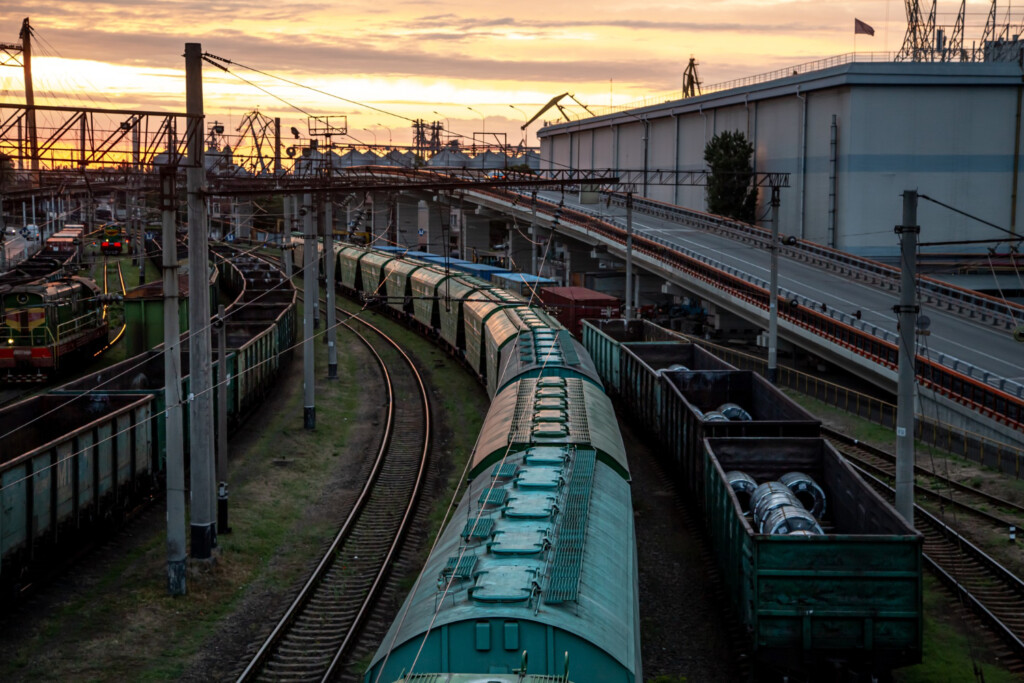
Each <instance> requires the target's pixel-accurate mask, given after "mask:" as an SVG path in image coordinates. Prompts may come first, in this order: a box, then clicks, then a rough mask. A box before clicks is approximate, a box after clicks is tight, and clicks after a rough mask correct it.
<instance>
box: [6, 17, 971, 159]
mask: <svg viewBox="0 0 1024 683" xmlns="http://www.w3.org/2000/svg"><path fill="white" fill-rule="evenodd" d="M947 4H950V3H948V2H947ZM954 4H955V3H954ZM988 6H989V4H988V2H984V1H983V0H972V2H969V3H968V8H969V13H973V15H974V24H977V23H978V21H979V19H978V17H980V21H981V22H982V23H983V21H984V16H983V15H984V13H985V11H986V10H987V9H988ZM955 9H956V8H955V7H954V6H953V4H950V6H949V7H945V6H941V7H940V17H939V23H940V24H942V23H944V22H945V23H952V21H953V17H952V16H950V15H949V14H948V13H949V12H953V11H955ZM942 12H946V13H947V14H945V15H943V14H941V13H942ZM26 16H28V17H30V18H31V22H32V25H33V27H34V30H35V35H36V39H35V40H34V42H33V44H34V59H33V67H34V80H35V89H36V93H37V102H38V103H39V104H51V105H61V106H92V107H113V108H122V109H145V110H161V111H183V110H184V107H185V104H184V89H185V84H184V72H183V69H184V60H183V59H182V52H183V46H184V43H186V42H199V43H201V44H202V45H203V48H204V50H207V51H209V52H211V53H213V54H216V55H220V56H223V57H227V58H229V59H231V60H233V61H235V62H237V63H239V64H243V65H247V66H252V67H255V68H258V69H260V70H263V71H266V72H268V73H270V74H275V75H279V76H283V77H286V78H288V79H290V80H293V81H296V82H299V83H302V84H305V85H308V86H311V87H314V88H317V89H319V90H322V91H325V92H328V93H332V94H334V95H337V96H340V97H343V98H346V99H348V100H352V101H354V102H357V103H361V104H367V105H372V106H375V107H377V108H378V109H381V110H384V112H386V113H381V112H379V111H373V110H371V109H369V108H367V107H363V106H359V105H357V104H352V103H350V102H344V101H340V100H338V99H332V98H330V97H325V96H323V95H320V94H317V93H315V92H312V91H310V90H307V89H303V88H300V87H296V86H293V85H288V84H285V83H282V82H280V81H277V80H274V79H273V78H270V77H268V76H264V75H260V74H257V73H253V72H251V71H247V70H245V69H244V68H240V67H232V71H233V72H234V73H233V74H226V73H224V72H222V71H219V70H217V69H215V68H213V67H211V66H205V67H204V93H205V104H206V112H207V114H208V116H210V117H211V118H217V119H222V120H225V122H226V123H228V124H229V125H228V128H229V131H231V130H233V128H234V126H237V125H238V123H239V122H240V121H241V118H242V116H244V114H245V113H246V112H248V111H251V110H253V109H254V108H257V107H258V108H259V109H260V111H262V112H263V113H265V114H267V115H269V116H281V117H282V118H283V119H284V125H285V129H286V130H287V129H288V128H289V127H290V126H291V125H298V126H300V127H302V128H304V126H305V115H304V114H303V113H301V112H299V111H297V110H296V108H298V109H302V110H305V111H308V112H310V113H315V114H324V113H330V114H345V115H347V116H348V121H349V129H350V131H352V132H353V136H354V137H356V138H358V139H359V140H361V141H363V142H372V137H371V136H370V135H369V134H366V133H365V132H363V130H362V129H364V128H369V129H371V130H373V131H374V132H375V134H376V138H377V142H378V143H383V142H386V141H387V139H388V131H387V128H385V126H386V127H389V128H391V133H390V135H391V139H392V140H393V141H394V142H395V143H396V144H408V143H409V142H410V139H411V127H410V121H409V120H408V119H415V118H423V119H426V120H428V121H429V120H434V119H439V118H447V123H446V125H449V126H450V128H451V129H453V130H455V131H457V132H460V133H462V134H464V135H467V136H469V135H472V133H473V132H476V131H479V130H480V129H482V128H484V127H486V129H487V130H488V131H491V132H497V131H500V132H502V133H504V134H506V135H507V138H508V140H509V142H518V141H519V139H520V136H521V133H520V130H519V126H520V125H521V124H522V122H523V113H522V112H525V113H526V114H527V115H528V116H532V115H533V114H534V113H536V111H537V110H538V109H539V107H540V106H541V105H542V104H543V103H545V102H547V101H548V100H549V99H550V98H551V97H553V96H554V95H557V94H559V93H562V92H572V93H574V94H575V95H576V97H577V98H579V99H580V100H581V101H583V102H585V103H588V104H590V105H594V106H601V107H603V106H607V105H608V104H609V103H612V102H613V103H615V104H624V103H627V102H630V101H633V100H636V99H638V98H641V97H644V96H647V95H655V94H659V95H660V94H662V93H669V92H671V91H673V90H675V89H677V88H679V87H680V82H681V74H682V71H683V69H684V68H685V65H686V63H687V61H688V59H689V58H690V56H691V55H692V56H695V57H696V58H697V59H698V61H699V64H700V67H699V69H700V75H701V77H702V79H703V81H704V82H705V83H706V84H710V83H719V82H723V81H728V80H732V79H735V78H740V77H744V76H751V75H755V74H758V73H764V72H768V71H772V70H775V69H779V68H785V67H787V66H791V65H795V64H800V63H803V62H808V61H813V60H815V59H821V58H824V57H830V56H833V55H836V54H840V53H844V52H851V51H853V50H854V46H855V43H856V49H857V50H859V51H883V50H886V49H888V50H897V49H898V48H899V46H900V44H901V43H902V39H903V33H904V30H905V27H906V21H905V17H904V9H903V2H901V1H900V0H845V1H831V0H830V1H827V2H818V1H816V0H785V1H780V0H685V1H684V0H661V1H659V0H653V1H644V0H641V2H632V3H622V2H610V1H609V0H588V1H587V2H582V1H569V2H566V1H563V2H557V3H552V2H550V1H547V2H539V1H538V0H522V1H521V2H518V3H498V2H486V1H484V2H478V3H473V4H466V3H462V2H457V1H455V0H419V1H417V0H407V1H398V0H383V1H382V2H377V3H364V2H362V1H358V2H357V1H355V0H337V1H335V2H319V1H318V0H308V1H306V0H278V1H277V2H275V3H270V4H267V5H263V4H262V3H251V2H249V1H248V0H217V2H213V3H201V2H196V1H194V0H132V1H131V2H129V1H128V0H103V1H74V0H44V1H42V2H40V1H39V0H7V2H5V3H4V7H3V8H0V42H17V40H18V30H19V28H20V25H21V20H22V18H23V17H26ZM855 17H856V18H859V19H861V20H863V21H866V22H868V23H869V24H871V25H873V26H874V27H875V29H876V34H875V36H874V37H873V38H872V37H868V36H857V38H856V41H855V38H854V35H853V20H854V18H855ZM969 18H970V15H969ZM168 27H170V28H168ZM970 31H971V29H969V33H970ZM974 31H975V32H978V33H980V30H978V29H974ZM972 37H973V38H977V36H972V35H968V36H967V42H968V43H969V42H970V40H971V39H972ZM238 76H241V77H243V78H245V79H247V80H249V81H252V82H253V83H255V84H257V85H259V86H261V87H263V88H265V89H267V90H269V91H270V92H272V93H273V94H274V95H276V96H277V97H279V98H280V99H276V98H275V97H273V96H271V95H268V94H267V93H265V92H263V91H261V90H259V89H258V88H256V87H253V86H252V85H249V84H247V83H245V82H243V81H242V80H240V79H239V78H238ZM0 97H2V99H3V101H4V102H21V101H23V99H22V98H23V94H22V80H21V70H20V69H15V68H0ZM281 100H284V102H282V101H281ZM510 104H511V105H514V106H515V107H518V109H519V111H517V110H515V109H512V108H510V107H509V105H510ZM467 106H471V107H473V109H474V110H476V112H479V113H481V114H483V115H484V116H485V117H486V120H481V117H480V116H479V115H478V114H476V113H474V112H472V111H469V110H468V109H467V108H466V107H467ZM570 108H571V109H573V110H574V111H581V110H580V109H579V107H576V106H575V105H572V107H570ZM434 111H437V112H439V114H440V117H439V116H438V115H437V114H434V113H433V112H434ZM557 116H558V114H557V112H556V111H554V110H551V111H549V112H548V113H547V114H545V115H544V117H543V119H548V120H553V119H555V118H557ZM539 127H540V122H539V121H538V122H536V123H534V124H533V125H532V126H531V127H530V133H531V136H530V140H529V141H530V143H531V144H534V143H535V142H536V138H535V137H534V135H533V133H534V132H535V131H536V130H537V129H538V128H539ZM357 132H358V134H357Z"/></svg>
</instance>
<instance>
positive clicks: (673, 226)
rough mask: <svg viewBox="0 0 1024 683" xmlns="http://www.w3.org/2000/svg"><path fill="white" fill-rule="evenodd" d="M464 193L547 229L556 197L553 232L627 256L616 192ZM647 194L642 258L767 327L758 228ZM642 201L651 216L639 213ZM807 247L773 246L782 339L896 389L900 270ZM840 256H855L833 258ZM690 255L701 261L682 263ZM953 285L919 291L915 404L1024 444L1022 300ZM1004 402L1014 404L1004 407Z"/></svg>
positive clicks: (640, 223) (640, 225)
mask: <svg viewBox="0 0 1024 683" xmlns="http://www.w3.org/2000/svg"><path fill="white" fill-rule="evenodd" d="M469 197H470V199H471V200H472V201H475V202H477V203H479V204H480V205H481V206H484V207H487V208H491V209H494V210H495V211H496V212H500V213H503V214H506V215H508V214H511V215H514V216H515V218H516V220H517V221H518V222H519V224H520V226H521V227H522V226H525V225H530V224H533V225H536V226H537V227H538V229H539V234H541V235H543V234H546V233H547V231H549V230H551V226H552V223H553V220H554V218H555V213H556V212H557V211H558V208H557V207H558V205H559V204H560V203H561V204H564V207H565V208H564V210H563V211H562V212H560V213H561V214H562V215H560V216H559V220H558V222H557V224H555V231H556V232H557V233H558V235H559V237H560V238H565V237H568V238H571V239H574V240H578V241H580V242H582V243H585V244H592V245H605V246H606V247H607V249H608V253H609V255H610V256H611V257H613V258H616V259H620V260H621V259H623V258H624V251H625V250H624V248H623V239H622V234H623V233H624V230H625V209H624V207H622V206H616V205H615V203H612V204H611V205H608V204H606V203H604V202H601V203H598V204H581V203H580V202H579V201H578V195H575V194H570V193H566V194H565V195H564V197H563V195H562V194H561V193H554V192H541V193H539V195H538V200H539V201H538V205H537V206H536V207H532V206H531V201H530V200H529V199H527V198H525V197H520V198H518V199H510V198H509V197H508V195H505V196H504V197H502V196H501V195H498V194H496V193H484V192H480V193H470V195H469ZM640 204H641V205H642V204H643V202H640ZM654 204H655V203H650V205H648V206H646V207H644V206H636V205H635V206H634V213H633V229H634V234H635V235H636V236H637V237H638V238H639V239H638V245H637V246H638V248H637V249H636V250H635V252H634V263H635V265H636V266H637V268H639V269H643V270H644V271H646V273H647V274H648V276H649V275H652V274H653V275H654V276H657V277H659V278H662V279H664V280H665V282H666V283H669V286H671V285H676V286H678V287H679V288H682V289H683V290H686V291H688V292H692V293H693V294H695V295H696V296H698V297H700V298H701V299H703V300H704V301H706V302H709V303H711V304H713V305H714V306H716V307H720V308H721V309H723V310H727V311H729V312H731V313H733V314H735V315H737V316H739V317H741V318H743V319H745V320H747V321H749V322H750V323H752V324H754V325H757V326H760V327H761V328H763V329H767V305H766V304H767V287H768V276H769V272H768V264H769V253H768V250H767V249H766V248H765V244H764V239H763V238H762V237H760V236H759V235H758V234H756V233H757V232H761V231H758V230H757V229H756V228H754V229H751V228H749V226H747V227H748V231H749V230H753V231H754V234H752V235H750V234H748V235H744V234H743V233H742V232H735V231H731V230H728V229H727V230H715V229H712V228H711V227H709V226H708V225H705V224H703V223H704V222H705V219H707V218H713V217H708V216H707V215H706V214H701V213H699V212H688V211H686V210H679V209H678V207H672V208H673V209H676V211H673V212H670V213H672V214H673V215H669V216H666V215H665V213H666V212H664V211H659V210H657V207H656V206H654ZM646 210H649V211H650V214H658V215H645V214H644V211H646ZM893 222H894V223H895V222H896V221H895V220H894V221H893ZM602 226H603V227H602ZM783 232H785V230H783ZM893 239H894V240H895V235H894V236H893ZM644 240H646V242H645V241H644ZM813 246H814V245H810V247H809V248H807V249H803V250H794V249H789V250H783V252H782V254H781V255H780V269H779V270H780V280H779V282H780V295H781V297H782V303H781V304H780V312H781V313H782V315H780V324H779V334H780V338H781V339H783V340H786V341H788V342H790V343H792V344H794V345H797V346H800V347H802V348H806V349H808V350H810V351H812V352H814V353H816V354H818V355H820V356H821V357H822V358H825V359H826V360H828V361H830V362H833V363H835V364H836V365H839V366H840V367H844V368H846V369H847V370H850V371H852V372H855V373H857V374H858V375H860V376H862V377H864V378H866V379H869V380H870V381H872V382H874V383H876V384H877V385H879V386H881V387H883V388H884V389H886V390H888V391H893V392H894V391H895V386H896V352H895V349H896V343H897V341H896V316H895V314H894V313H893V312H892V307H893V306H894V305H896V304H897V303H898V298H899V286H898V276H896V274H895V273H894V272H893V271H892V270H891V269H887V268H885V267H881V266H879V264H872V263H871V262H858V260H857V259H853V258H852V257H848V256H846V255H842V254H839V253H838V252H835V253H833V254H825V255H824V256H820V257H816V256H813V254H814V253H815V250H814V248H812V247H813ZM787 251H788V252H789V253H787ZM809 253H810V254H812V256H808V254H809ZM844 259H850V261H851V262H850V263H848V264H846V265H839V264H840V262H842V261H844ZM681 264H683V267H680V265H681ZM692 264H696V265H697V268H691V267H689V266H690V265H692ZM737 283H741V284H743V285H746V286H745V287H743V286H736V284H737ZM758 292H760V295H761V296H760V300H759V299H758V296H757V294H758ZM960 296H961V293H960V292H958V291H956V290H955V289H954V288H946V289H942V288H941V287H939V288H936V289H935V291H932V290H930V289H928V288H927V287H926V288H925V290H923V296H922V312H923V313H924V314H926V315H927V316H928V317H929V318H930V319H931V326H930V334H929V335H927V336H923V337H921V338H920V340H921V343H920V344H919V348H918V364H919V366H922V359H927V361H926V362H925V364H924V365H923V367H919V371H918V373H919V380H920V379H922V378H923V379H924V380H929V379H931V380H934V381H923V384H922V389H921V391H920V392H919V407H918V413H919V414H923V415H925V416H927V417H929V418H931V419H933V420H938V421H940V422H944V423H947V424H951V425H954V426H956V427H958V428H962V429H964V430H966V431H969V432H973V433H976V434H980V435H983V436H986V437H989V438H995V439H997V440H1001V441H1005V442H1008V443H1014V444H1017V445H1024V434H1022V433H1021V426H1020V425H1021V422H1020V417H1019V416H1020V404H1021V402H1022V399H1024V344H1021V343H1019V342H1016V341H1014V339H1013V335H1012V330H1013V328H1014V327H1015V326H1016V325H1019V324H1024V315H1022V312H1021V310H1020V309H1019V308H1016V309H1015V308H1013V307H1010V308H1006V307H1003V306H1002V304H1001V303H999V302H995V303H993V302H992V301H990V300H988V299H987V298H985V297H972V296H971V295H970V294H969V293H966V292H964V293H962V296H963V297H964V299H963V300H961V299H959V298H958V297H960ZM793 302H795V303H796V305H795V306H794V305H792V304H793ZM858 312H859V316H858V315H857V313H858ZM823 321H825V322H824V323H823ZM929 361H930V362H929ZM1007 401H1009V402H1010V403H1011V404H1012V405H1010V406H1009V408H1008V409H1007ZM997 404H998V405H997ZM1007 410H1008V411H1009V412H1007ZM1007 415H1010V417H1007Z"/></svg>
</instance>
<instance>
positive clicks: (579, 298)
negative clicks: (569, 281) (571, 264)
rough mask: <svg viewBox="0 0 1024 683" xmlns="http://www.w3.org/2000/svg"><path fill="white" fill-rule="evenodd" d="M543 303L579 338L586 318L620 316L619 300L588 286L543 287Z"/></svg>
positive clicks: (541, 292)
mask: <svg viewBox="0 0 1024 683" xmlns="http://www.w3.org/2000/svg"><path fill="white" fill-rule="evenodd" d="M539 294H540V300H541V303H542V304H543V305H544V307H545V308H547V309H549V310H550V311H551V313H552V314H553V315H554V316H555V317H556V318H558V321H559V322H560V323H562V324H563V325H565V327H566V329H568V330H569V331H570V332H572V333H573V334H574V335H575V336H576V338H577V339H578V338H579V337H580V335H581V333H582V330H583V322H582V321H583V319H584V318H618V317H619V300H618V299H617V298H616V297H614V296H612V295H610V294H605V293H604V292H598V291H595V290H593V289H587V288H586V287H541V288H540V290H539Z"/></svg>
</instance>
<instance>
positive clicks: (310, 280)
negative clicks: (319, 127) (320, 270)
mask: <svg viewBox="0 0 1024 683" xmlns="http://www.w3.org/2000/svg"><path fill="white" fill-rule="evenodd" d="M299 213H301V214H302V216H303V223H302V283H303V288H302V289H303V297H304V298H305V302H304V303H303V306H302V387H303V410H302V426H303V427H304V428H306V429H316V395H315V393H314V389H315V382H316V378H315V377H314V372H315V371H316V368H315V363H314V354H315V353H316V346H315V344H313V315H314V313H313V312H314V310H315V309H314V308H313V302H314V301H316V300H317V298H318V297H317V293H318V292H317V289H319V288H318V287H317V281H316V272H315V270H314V267H313V264H314V263H316V253H315V251H314V250H315V249H316V228H315V227H314V225H313V197H312V195H310V194H309V193H306V194H305V195H303V201H302V209H301V210H300V212H299Z"/></svg>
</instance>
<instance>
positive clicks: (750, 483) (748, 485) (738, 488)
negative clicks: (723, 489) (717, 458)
mask: <svg viewBox="0 0 1024 683" xmlns="http://www.w3.org/2000/svg"><path fill="white" fill-rule="evenodd" d="M725 480H726V481H727V482H729V486H730V487H731V488H732V490H733V492H735V493H736V499H737V500H739V502H740V510H742V511H743V514H745V515H746V514H750V512H751V509H750V496H751V495H753V493H754V491H755V490H756V489H757V482H756V481H754V478H753V477H752V476H750V475H749V474H747V473H746V472H740V471H738V470H734V471H732V472H726V473H725Z"/></svg>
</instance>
